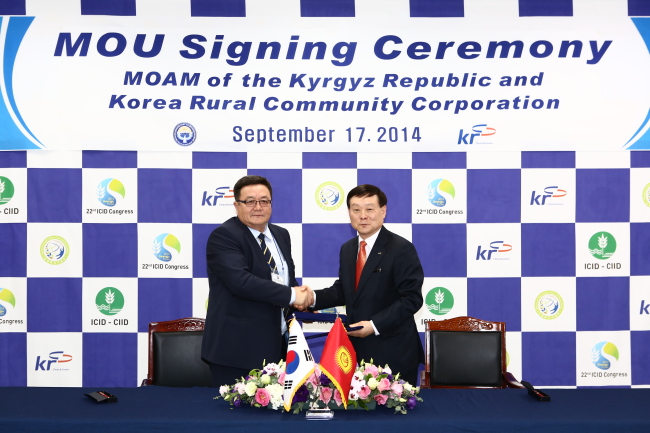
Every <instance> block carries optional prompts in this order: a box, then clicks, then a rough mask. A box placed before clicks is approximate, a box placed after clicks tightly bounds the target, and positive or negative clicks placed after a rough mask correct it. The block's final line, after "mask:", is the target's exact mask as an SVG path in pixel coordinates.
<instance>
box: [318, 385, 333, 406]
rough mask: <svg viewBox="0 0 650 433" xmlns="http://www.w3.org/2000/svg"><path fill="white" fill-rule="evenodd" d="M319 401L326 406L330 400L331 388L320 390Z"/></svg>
mask: <svg viewBox="0 0 650 433" xmlns="http://www.w3.org/2000/svg"><path fill="white" fill-rule="evenodd" d="M319 399H320V400H321V401H322V402H323V403H325V404H328V403H329V402H330V400H331V399H332V388H321V390H320V397H319Z"/></svg>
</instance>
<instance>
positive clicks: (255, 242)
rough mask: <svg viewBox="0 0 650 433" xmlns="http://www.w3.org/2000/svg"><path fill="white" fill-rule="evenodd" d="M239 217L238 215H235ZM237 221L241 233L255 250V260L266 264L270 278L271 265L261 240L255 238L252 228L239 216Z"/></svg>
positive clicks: (253, 250)
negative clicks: (268, 262) (261, 245)
mask: <svg viewBox="0 0 650 433" xmlns="http://www.w3.org/2000/svg"><path fill="white" fill-rule="evenodd" d="M234 218H237V217H234ZM237 222H238V223H239V226H240V229H241V234H242V236H243V237H244V239H246V241H247V242H248V244H249V245H250V248H251V250H252V252H253V258H254V260H257V261H258V262H260V264H261V265H263V266H264V268H263V269H266V270H267V271H268V273H269V278H270V277H271V269H270V268H269V265H268V264H267V263H266V259H265V258H264V253H262V249H261V248H260V241H259V239H255V236H253V233H251V231H250V229H249V228H248V226H247V225H246V224H244V223H243V222H241V221H240V220H239V218H237Z"/></svg>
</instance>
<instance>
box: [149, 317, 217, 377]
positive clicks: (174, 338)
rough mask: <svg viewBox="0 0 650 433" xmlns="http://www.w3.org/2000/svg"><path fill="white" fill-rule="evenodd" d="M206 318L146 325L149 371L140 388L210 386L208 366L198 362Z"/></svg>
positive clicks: (200, 361)
mask: <svg viewBox="0 0 650 433" xmlns="http://www.w3.org/2000/svg"><path fill="white" fill-rule="evenodd" d="M204 327H205V319H201V318H196V317H188V318H185V319H177V320H170V321H167V322H151V323H149V371H148V374H147V378H146V379H144V380H143V381H142V386H145V385H159V386H173V387H190V386H211V382H212V376H211V375H210V367H209V366H208V364H207V363H206V362H205V361H203V360H202V359H201V341H202V340H203V329H204Z"/></svg>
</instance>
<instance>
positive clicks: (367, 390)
mask: <svg viewBox="0 0 650 433" xmlns="http://www.w3.org/2000/svg"><path fill="white" fill-rule="evenodd" d="M369 395H370V387H368V385H363V386H362V387H361V389H360V390H359V398H361V399H364V398H367V397H368V396H369Z"/></svg>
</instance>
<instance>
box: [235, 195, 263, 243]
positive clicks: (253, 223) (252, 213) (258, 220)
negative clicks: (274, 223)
mask: <svg viewBox="0 0 650 433" xmlns="http://www.w3.org/2000/svg"><path fill="white" fill-rule="evenodd" d="M236 199H237V200H242V201H246V200H271V193H270V192H269V189H268V188H267V187H266V186H264V185H248V186H245V187H243V188H242V189H241V191H240V193H239V197H236ZM235 209H236V210H237V217H238V218H239V220H240V221H241V222H243V223H244V224H246V225H247V226H248V227H251V228H254V229H255V230H257V231H259V232H263V231H264V229H265V228H266V223H268V222H269V218H271V205H270V204H269V205H268V206H267V207H262V206H261V205H260V204H259V203H255V206H253V207H247V206H246V204H245V203H241V202H235Z"/></svg>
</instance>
